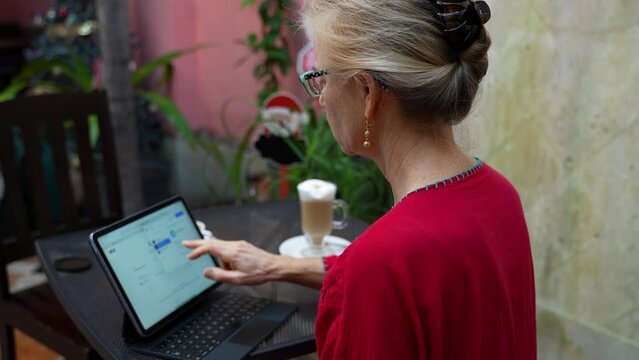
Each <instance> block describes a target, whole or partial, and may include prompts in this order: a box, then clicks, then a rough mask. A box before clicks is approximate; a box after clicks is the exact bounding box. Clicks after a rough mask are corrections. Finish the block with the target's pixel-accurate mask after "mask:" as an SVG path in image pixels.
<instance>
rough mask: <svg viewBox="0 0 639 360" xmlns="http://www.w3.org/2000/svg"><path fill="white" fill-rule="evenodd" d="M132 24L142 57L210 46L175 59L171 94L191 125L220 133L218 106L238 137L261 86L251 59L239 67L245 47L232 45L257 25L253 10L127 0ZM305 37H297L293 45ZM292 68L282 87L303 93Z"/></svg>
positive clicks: (211, 0) (221, 1)
mask: <svg viewBox="0 0 639 360" xmlns="http://www.w3.org/2000/svg"><path fill="white" fill-rule="evenodd" d="M130 4H131V17H132V28H133V30H134V31H137V32H138V33H139V37H140V38H141V43H142V58H143V60H144V59H146V60H149V59H152V58H154V57H156V56H158V55H160V54H162V53H164V52H167V51H171V50H175V49H181V48H188V47H191V46H194V45H197V44H211V43H212V44H215V46H214V47H213V48H210V49H204V50H200V51H199V52H197V53H195V54H193V55H189V56H187V57H184V58H181V59H179V60H177V61H176V62H175V77H174V81H173V86H172V89H171V95H172V96H173V98H174V99H175V100H176V102H177V104H178V105H179V106H180V108H181V109H182V110H183V111H184V113H185V115H186V116H187V118H188V119H189V122H190V123H191V125H192V126H193V127H194V128H196V129H197V128H208V129H211V130H213V131H214V132H216V133H218V134H224V127H223V125H222V121H221V117H222V115H221V114H222V109H223V108H224V107H225V105H226V107H227V111H226V119H227V124H228V127H229V128H230V130H231V133H232V134H234V135H235V136H236V137H237V136H239V134H241V132H242V131H243V129H245V128H246V126H247V124H248V123H249V122H250V121H251V120H252V119H253V118H254V117H255V114H256V111H257V109H256V107H255V96H256V94H257V92H258V91H259V88H260V86H259V84H257V82H256V81H255V80H254V79H253V76H252V70H253V66H254V64H255V60H254V59H253V58H252V59H251V60H249V61H247V62H246V63H244V64H243V65H242V66H239V67H238V66H237V65H236V63H237V61H238V60H239V59H240V58H242V57H243V56H245V55H246V54H248V49H246V48H245V47H244V46H242V45H239V44H237V43H236V40H238V39H244V38H246V36H247V34H248V33H249V32H251V31H257V30H258V29H259V19H258V16H257V11H256V9H255V8H254V7H253V8H248V9H244V10H241V9H240V0H130ZM302 42H303V35H301V34H298V35H295V39H294V40H293V41H292V43H293V44H294V46H295V47H299V46H300V45H301V43H302ZM294 73H295V71H292V72H291V74H290V75H289V76H288V77H287V79H285V81H284V85H283V88H284V89H286V90H288V91H293V92H295V93H297V94H300V95H302V94H303V89H302V88H301V86H299V85H298V83H297V81H296V76H295V75H294Z"/></svg>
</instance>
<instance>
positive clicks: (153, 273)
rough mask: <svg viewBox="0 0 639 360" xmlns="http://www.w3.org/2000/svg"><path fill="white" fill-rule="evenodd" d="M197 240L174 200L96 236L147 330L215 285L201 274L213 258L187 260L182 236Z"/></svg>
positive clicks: (182, 208) (185, 212) (190, 222)
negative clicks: (115, 228)
mask: <svg viewBox="0 0 639 360" xmlns="http://www.w3.org/2000/svg"><path fill="white" fill-rule="evenodd" d="M198 238H200V234H199V232H198V230H197V228H196V226H195V224H194V223H193V221H191V218H190V217H189V214H188V212H187V210H186V208H185V206H184V204H183V203H182V201H176V202H174V203H172V204H169V205H167V206H166V207H164V208H162V209H160V210H158V211H155V212H153V213H152V214H149V215H147V216H145V217H142V218H140V219H138V220H136V221H134V222H132V223H130V224H127V225H125V226H123V227H121V228H119V229H117V230H115V231H112V232H110V233H108V234H105V235H103V236H101V237H100V238H99V239H97V241H98V243H99V244H100V247H101V248H102V250H103V252H104V254H105V255H106V257H107V259H108V261H109V263H110V264H111V268H112V269H113V271H114V272H115V276H116V277H117V279H118V280H119V282H120V284H121V285H122V288H123V290H124V292H125V293H126V296H127V297H128V298H129V301H130V303H131V305H132V307H133V310H134V311H135V313H136V314H137V315H138V318H139V319H140V321H141V323H142V326H143V327H144V329H145V330H148V329H149V328H151V327H152V326H153V325H155V324H156V323H157V322H159V321H160V320H162V319H163V318H164V317H166V316H167V315H169V314H170V313H172V312H173V311H175V310H176V309H178V308H179V307H180V306H182V305H183V304H185V303H187V302H188V301H189V300H191V299H192V298H194V297H195V296H197V295H199V294H200V293H201V292H202V291H204V290H206V289H207V288H209V287H210V286H212V285H213V284H214V282H213V281H211V280H209V279H206V278H205V277H204V276H203V275H202V271H203V270H204V268H205V267H209V266H214V262H213V260H212V259H211V257H209V256H202V257H200V258H199V259H197V260H189V259H187V258H186V256H187V255H188V253H189V252H190V250H189V249H187V248H185V247H184V246H182V240H193V239H198Z"/></svg>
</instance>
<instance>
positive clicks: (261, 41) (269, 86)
mask: <svg viewBox="0 0 639 360" xmlns="http://www.w3.org/2000/svg"><path fill="white" fill-rule="evenodd" d="M256 3H258V0H242V4H241V7H242V8H246V7H248V6H251V5H255V4H256ZM292 7H293V2H292V1H291V0H260V1H259V5H258V6H257V9H258V14H259V16H260V21H261V24H262V28H261V32H260V33H259V34H258V33H250V34H249V35H248V36H247V38H246V40H245V41H243V42H242V43H243V44H244V45H246V46H248V48H249V50H250V51H251V54H253V55H260V61H259V62H258V63H257V64H256V65H255V67H254V68H253V76H254V77H255V79H256V80H258V81H260V82H262V83H263V88H262V89H261V90H260V92H259V93H258V95H257V100H258V104H259V105H261V104H262V103H263V102H264V99H266V98H267V97H268V96H269V95H270V94H272V93H274V92H276V91H277V90H279V85H280V82H279V78H278V71H279V72H280V73H281V74H282V75H286V74H287V73H288V71H289V69H290V68H291V56H290V53H289V46H288V42H287V41H286V37H285V36H284V35H283V33H282V29H283V28H284V25H285V21H286V14H287V11H288V9H291V8H292ZM244 60H246V57H245V58H244V59H242V60H241V61H240V63H241V62H243V61H244Z"/></svg>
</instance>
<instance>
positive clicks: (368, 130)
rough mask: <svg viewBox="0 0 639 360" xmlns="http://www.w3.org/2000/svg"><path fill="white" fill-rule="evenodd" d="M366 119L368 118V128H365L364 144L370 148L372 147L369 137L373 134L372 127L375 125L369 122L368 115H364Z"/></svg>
mask: <svg viewBox="0 0 639 360" xmlns="http://www.w3.org/2000/svg"><path fill="white" fill-rule="evenodd" d="M364 119H366V130H364V143H363V144H362V145H364V147H365V148H367V149H368V148H370V147H371V142H370V141H369V140H368V137H369V136H370V134H371V131H370V129H371V128H372V127H373V124H369V123H368V118H367V117H364Z"/></svg>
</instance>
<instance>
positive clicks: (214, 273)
mask: <svg viewBox="0 0 639 360" xmlns="http://www.w3.org/2000/svg"><path fill="white" fill-rule="evenodd" d="M204 276H205V277H206V278H208V279H211V280H215V281H221V282H226V283H231V284H235V285H242V284H244V281H243V280H244V278H245V277H246V274H245V273H243V272H241V271H237V270H224V269H221V268H218V267H209V268H206V269H205V270H204Z"/></svg>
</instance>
